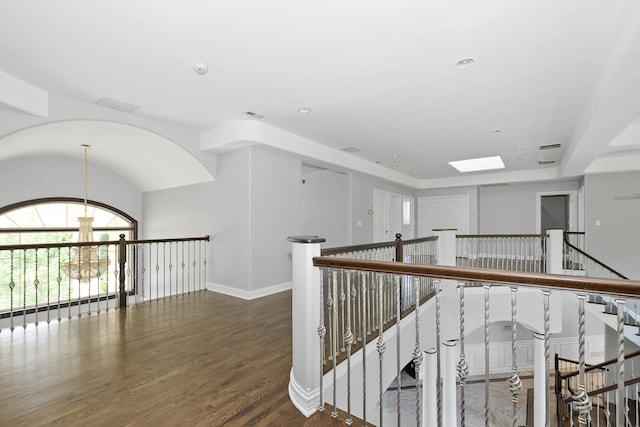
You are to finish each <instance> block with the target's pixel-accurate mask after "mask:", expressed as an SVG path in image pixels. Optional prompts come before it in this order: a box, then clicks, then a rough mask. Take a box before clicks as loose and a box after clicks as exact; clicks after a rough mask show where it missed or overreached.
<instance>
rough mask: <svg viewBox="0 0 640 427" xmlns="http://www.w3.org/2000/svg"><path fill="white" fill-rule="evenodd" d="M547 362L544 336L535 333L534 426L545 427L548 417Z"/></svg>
mask: <svg viewBox="0 0 640 427" xmlns="http://www.w3.org/2000/svg"><path fill="white" fill-rule="evenodd" d="M547 369H548V366H547V360H546V359H545V351H544V335H543V334H539V333H537V332H534V333H533V426H534V427H545V422H546V417H547V394H546V392H545V388H546V387H547V376H548V375H549V372H548V371H547Z"/></svg>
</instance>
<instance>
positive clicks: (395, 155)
mask: <svg viewBox="0 0 640 427" xmlns="http://www.w3.org/2000/svg"><path fill="white" fill-rule="evenodd" d="M390 156H391V157H398V155H397V154H396V153H393V154H390Z"/></svg>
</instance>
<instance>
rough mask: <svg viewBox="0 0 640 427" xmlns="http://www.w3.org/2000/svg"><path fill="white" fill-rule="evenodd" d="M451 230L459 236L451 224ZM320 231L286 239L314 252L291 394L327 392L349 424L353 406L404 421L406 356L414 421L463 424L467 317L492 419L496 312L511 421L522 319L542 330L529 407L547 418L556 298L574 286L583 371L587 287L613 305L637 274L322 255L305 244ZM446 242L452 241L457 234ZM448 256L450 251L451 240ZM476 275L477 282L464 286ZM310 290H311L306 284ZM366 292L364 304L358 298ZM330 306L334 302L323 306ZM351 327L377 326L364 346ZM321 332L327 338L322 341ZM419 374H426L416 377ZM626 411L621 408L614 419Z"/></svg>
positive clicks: (310, 405)
mask: <svg viewBox="0 0 640 427" xmlns="http://www.w3.org/2000/svg"><path fill="white" fill-rule="evenodd" d="M452 239H453V241H454V242H455V234H454V235H453V237H452ZM292 241H294V240H292ZM317 242H318V240H317V239H297V240H295V241H294V245H293V246H294V248H293V254H294V265H306V264H307V262H309V261H308V260H309V259H313V261H312V265H311V267H309V270H306V268H307V267H305V269H304V271H308V273H304V274H303V276H305V277H309V278H310V279H311V280H312V281H311V282H304V281H301V284H302V283H305V284H303V285H301V286H300V287H299V290H297V289H298V285H296V283H297V281H298V279H297V278H296V276H297V275H296V274H294V295H293V300H294V307H298V308H297V310H300V307H299V304H300V305H304V304H306V305H304V312H305V313H309V314H310V315H311V319H313V318H315V319H317V320H316V321H315V322H314V321H313V320H309V317H308V316H307V317H304V318H300V320H299V321H298V320H294V340H293V341H294V345H293V347H294V354H293V368H292V374H291V381H290V385H289V391H290V396H291V398H292V401H293V402H294V404H296V406H297V407H298V408H299V409H300V410H301V411H303V413H306V414H310V413H312V412H314V411H315V410H318V409H319V410H324V409H325V404H329V405H331V407H332V408H333V410H332V415H334V416H335V417H338V414H339V412H338V409H341V410H344V411H345V412H346V413H347V416H346V417H347V418H346V420H345V423H347V424H349V423H350V421H351V419H352V415H353V416H357V417H359V418H361V419H364V420H365V421H370V422H372V423H374V424H379V423H385V424H386V423H387V421H385V420H387V419H388V418H389V416H391V417H392V418H397V419H398V421H397V423H398V425H403V424H402V423H403V421H402V420H400V418H401V417H406V415H401V414H402V413H403V412H404V411H402V410H401V409H402V408H401V406H402V405H405V403H400V400H401V399H400V397H399V393H400V390H402V389H407V387H404V385H403V384H401V381H402V379H401V371H402V369H403V367H404V366H405V365H406V364H407V363H409V362H410V361H412V362H413V364H414V366H415V370H416V378H417V379H416V381H415V382H414V383H413V384H409V385H410V386H411V385H413V388H412V390H413V393H414V399H413V400H414V402H415V403H413V404H411V407H412V409H411V412H413V413H414V414H415V421H413V420H411V421H409V422H410V423H411V424H413V423H414V422H415V423H416V424H417V425H421V423H422V420H423V419H425V420H426V419H427V418H429V422H435V423H437V424H438V425H456V424H457V421H456V419H458V420H460V421H461V425H465V417H466V414H467V411H466V409H467V407H468V405H469V403H467V402H466V401H465V399H464V393H461V399H460V400H461V401H460V406H459V407H458V408H457V409H456V403H455V402H456V397H455V389H456V386H455V384H456V376H457V377H458V378H459V380H460V382H461V384H462V385H464V384H465V382H466V379H467V377H468V373H469V365H467V360H468V357H469V354H466V353H465V338H466V337H467V336H468V334H469V333H471V332H472V331H473V330H474V329H477V328H480V330H481V331H482V332H483V335H484V338H485V346H484V348H485V354H484V357H481V356H482V355H480V354H476V356H477V358H476V363H481V361H482V359H484V360H483V361H484V366H485V369H484V383H485V396H484V397H485V399H484V400H485V402H484V403H485V404H484V413H485V422H486V424H487V425H488V423H489V417H490V411H491V407H492V405H491V401H490V393H489V391H488V389H489V379H490V373H491V370H490V368H489V367H490V365H491V361H490V358H491V354H490V346H491V340H490V328H489V324H490V323H492V322H496V321H511V325H512V347H513V348H512V360H511V364H512V376H511V377H510V378H509V381H508V383H507V384H505V387H507V389H508V390H509V391H510V393H511V394H512V399H513V402H514V410H512V421H513V425H522V424H523V422H524V420H523V419H518V415H517V411H515V406H516V405H517V402H518V395H519V393H520V392H521V390H522V389H521V387H522V382H521V380H520V370H521V369H522V368H519V367H518V364H517V362H518V359H517V357H514V356H513V355H515V354H516V353H517V348H516V346H517V342H518V341H517V334H516V328H518V327H519V326H518V325H527V327H528V328H530V329H531V330H533V331H535V332H536V334H537V335H536V336H539V338H537V339H535V340H534V342H535V343H536V344H535V346H534V348H535V351H534V354H535V357H534V359H535V360H534V384H535V387H534V390H535V392H536V393H535V394H536V397H535V398H534V400H535V402H541V406H540V405H538V404H536V405H534V406H535V407H536V417H543V418H544V419H546V421H547V422H549V419H550V414H549V407H550V406H549V404H548V403H549V398H550V396H549V393H548V389H549V387H548V384H549V380H548V371H547V369H548V366H549V363H550V362H551V358H550V356H549V353H550V352H549V350H550V341H549V336H550V334H551V333H555V332H557V331H558V330H557V328H558V327H559V326H558V325H559V323H558V322H561V321H562V320H561V319H562V307H563V305H564V304H563V301H562V300H563V299H564V298H565V295H569V296H571V295H573V298H575V299H576V300H577V301H578V307H579V308H578V313H577V316H578V331H576V335H577V341H578V349H579V355H580V356H581V357H579V360H580V366H581V367H582V368H581V369H579V370H580V371H584V367H585V366H586V365H585V362H584V355H585V328H584V319H585V311H584V301H585V299H586V294H587V293H600V294H604V295H610V296H612V297H614V298H615V299H616V300H617V301H618V304H619V305H620V306H624V305H625V303H626V301H627V299H629V298H637V296H638V295H640V282H634V281H620V280H611V279H597V278H584V277H571V276H561V275H549V274H540V273H522V272H505V271H500V270H486V269H474V268H462V267H454V266H443V265H417V264H409V263H398V262H389V261H368V260H357V259H349V258H342V257H327V256H319V255H320V253H319V252H320V251H319V249H318V252H317V255H316V254H314V253H313V251H311V250H309V249H308V248H306V247H305V246H307V245H308V246H312V245H316V244H317ZM318 246H319V245H318ZM451 246H452V247H455V244H453V245H451ZM559 247H561V246H559ZM554 252H555V250H554ZM560 252H561V251H560ZM297 253H300V254H304V255H305V256H309V257H310V258H303V259H306V260H307V261H303V262H298V261H297V260H298V255H296V254H297ZM453 258H454V259H455V252H454V255H453ZM294 272H295V269H294ZM316 274H317V276H316ZM314 277H316V278H315V279H314ZM405 277H409V283H411V284H412V285H410V286H411V288H410V292H414V293H415V294H416V298H415V299H414V301H416V305H415V307H414V309H413V310H412V311H410V312H409V315H406V316H404V317H403V316H402V315H401V314H400V313H401V307H402V305H401V298H400V295H401V292H400V290H401V286H400V283H401V279H402V278H405ZM422 278H425V279H429V280H433V285H434V297H433V298H431V299H429V300H428V301H426V302H424V303H422V304H420V296H419V293H420V285H419V283H420V279H422ZM416 279H417V280H416ZM313 283H317V284H320V285H322V286H319V287H317V288H316V289H317V290H316V292H317V294H315V296H314V295H313ZM478 283H479V284H481V287H468V285H470V284H478ZM307 291H310V292H311V295H308V294H305V292H307ZM299 292H300V293H301V294H300V295H298V293H299ZM313 301H315V302H313ZM336 301H337V302H339V301H344V304H342V303H339V304H338V303H334V302H336ZM369 302H370V306H369V307H370V308H369V309H367V310H362V307H365V306H366V305H367V304H369ZM358 304H360V309H358ZM327 306H329V307H330V310H327ZM343 307H344V308H343ZM358 310H360V312H359V313H358ZM343 311H344V315H343V314H342V313H343ZM354 312H355V313H356V315H355V316H354ZM388 312H390V313H395V316H396V319H400V321H399V322H398V321H396V322H394V323H393V324H391V325H389V326H386V325H385V324H384V320H385V313H388ZM314 313H315V316H316V317H314ZM296 319H297V318H296ZM372 319H374V320H372ZM312 325H313V326H312ZM465 325H466V329H465ZM316 328H317V337H316V341H315V344H314V343H313V341H310V337H309V336H308V331H309V330H310V329H316ZM356 328H360V330H361V331H365V332H366V331H367V329H368V328H371V329H373V330H374V331H375V333H374V332H372V333H373V334H374V335H375V339H373V340H370V341H369V340H363V341H362V343H361V344H360V345H361V346H362V350H361V351H358V352H354V351H353V349H354V345H355V344H354V342H355V341H357V333H356V334H355V335H354V330H355V329H356ZM305 331H306V332H305ZM343 331H344V332H343ZM617 332H618V337H619V338H618V339H619V349H620V350H624V325H623V324H622V323H619V327H618V328H617ZM298 335H300V336H298ZM301 339H302V340H303V341H304V342H305V343H306V345H305V346H301V345H298V344H297V343H298V342H300V340H301ZM327 340H328V347H327V346H326V345H325V343H326V342H327ZM367 341H369V342H367ZM298 348H304V349H305V352H304V354H302V356H303V357H301V356H300V355H297V354H296V351H297V350H295V349H298ZM327 348H328V349H329V350H328V352H327V353H326V354H328V355H331V356H333V355H335V354H338V353H341V352H342V349H343V348H344V353H345V355H346V356H345V361H344V362H343V363H341V364H339V365H338V361H337V359H336V358H335V357H334V358H333V360H331V361H329V360H328V358H325V357H324V353H323V352H325V351H326V349H327ZM314 349H315V350H314ZM431 349H433V351H432V350H431ZM458 354H459V357H458V356H457V355H458ZM456 360H457V363H456ZM327 364H330V365H332V368H333V369H330V370H328V371H326V372H325V369H326V365H327ZM308 366H312V367H319V368H320V370H319V372H318V371H316V372H317V373H316V376H315V379H313V374H309V373H308V371H307V368H306V367H308ZM617 366H618V369H617V371H616V372H617V375H619V376H620V375H622V378H623V381H622V383H623V384H624V375H625V370H624V366H625V362H624V352H623V351H622V352H619V357H618V362H617ZM528 369H530V367H528ZM627 373H629V372H628V371H627ZM309 375H310V376H309ZM584 378H585V377H584V375H580V380H579V381H580V386H579V387H578V388H579V389H581V390H582V389H583V388H584V387H585V386H584V381H585V379H584ZM394 380H395V381H397V387H396V389H397V390H398V396H397V398H396V402H397V406H396V409H395V410H391V412H392V413H391V414H389V413H388V411H390V410H389V409H388V408H389V407H388V406H386V405H382V404H381V399H382V398H383V394H384V392H385V391H386V389H387V387H388V386H389V384H390V383H391V382H392V381H394ZM419 381H421V382H422V383H423V384H424V385H423V386H422V387H420V382H419ZM409 388H410V389H411V387H409ZM462 389H464V387H463V388H462ZM452 390H453V394H452ZM538 393H542V395H541V396H540V395H538ZM625 393H626V391H625V390H624V388H623V387H622V388H620V389H618V390H617V391H616V395H617V396H621V397H619V398H620V399H621V400H624V399H625ZM580 399H581V400H580V401H579V402H580V403H582V404H583V405H584V403H585V402H588V401H589V400H588V395H586V393H583V394H582V395H581V397H580ZM385 408H387V409H385ZM577 408H579V409H580V410H581V416H582V417H583V418H584V417H586V416H587V415H586V414H587V413H586V412H585V411H586V407H585V406H577V404H576V405H574V406H573V409H575V410H577ZM405 409H406V408H405ZM623 417H624V413H623V414H622V415H621V416H620V418H619V419H622V418H623ZM412 418H413V417H412ZM404 422H406V420H405V421H404ZM427 425H429V424H427Z"/></svg>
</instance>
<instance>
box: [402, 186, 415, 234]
mask: <svg viewBox="0 0 640 427" xmlns="http://www.w3.org/2000/svg"><path fill="white" fill-rule="evenodd" d="M413 207H414V198H413V197H407V196H403V197H402V240H411V239H413V238H415V223H416V215H415V212H414V209H413Z"/></svg>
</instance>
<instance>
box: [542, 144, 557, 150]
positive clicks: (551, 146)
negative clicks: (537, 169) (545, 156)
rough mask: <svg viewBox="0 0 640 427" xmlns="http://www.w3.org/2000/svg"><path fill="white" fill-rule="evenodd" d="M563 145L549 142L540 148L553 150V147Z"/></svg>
mask: <svg viewBox="0 0 640 427" xmlns="http://www.w3.org/2000/svg"><path fill="white" fill-rule="evenodd" d="M561 146H562V144H547V145H541V146H539V147H538V148H540V149H541V150H551V149H552V148H560V147H561Z"/></svg>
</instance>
